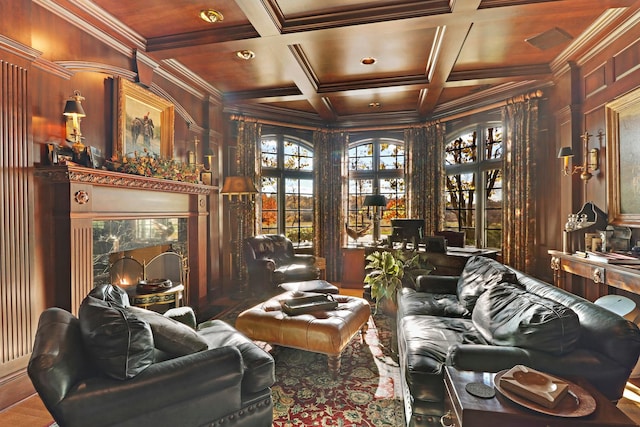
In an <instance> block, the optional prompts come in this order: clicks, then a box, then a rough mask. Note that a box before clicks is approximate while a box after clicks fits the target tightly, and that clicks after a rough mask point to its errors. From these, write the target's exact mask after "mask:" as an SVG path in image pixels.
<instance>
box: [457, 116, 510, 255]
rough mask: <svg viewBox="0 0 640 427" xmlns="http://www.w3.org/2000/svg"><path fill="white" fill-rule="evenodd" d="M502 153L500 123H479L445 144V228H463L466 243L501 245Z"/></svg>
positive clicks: (488, 245)
mask: <svg viewBox="0 0 640 427" xmlns="http://www.w3.org/2000/svg"><path fill="white" fill-rule="evenodd" d="M478 135H481V136H482V137H481V138H478ZM502 155H503V145H502V127H501V126H500V125H499V124H496V125H493V126H487V125H485V126H482V125H476V126H474V127H473V128H472V129H468V130H466V131H464V132H460V133H459V134H457V135H455V136H454V137H452V138H450V142H448V143H447V145H446V147H445V170H446V174H447V180H446V189H445V196H446V207H445V228H447V229H449V230H457V231H464V232H465V242H466V244H470V245H475V246H477V247H491V248H500V247H501V246H502ZM478 177H480V178H481V179H478Z"/></svg>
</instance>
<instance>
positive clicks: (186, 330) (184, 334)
mask: <svg viewBox="0 0 640 427" xmlns="http://www.w3.org/2000/svg"><path fill="white" fill-rule="evenodd" d="M127 311H128V312H129V313H131V314H133V315H135V316H136V317H137V318H139V319H142V320H144V321H145V322H147V323H149V326H151V331H152V332H153V342H154V344H155V346H156V348H157V349H159V350H162V351H164V352H166V353H169V354H172V355H176V356H185V355H187V354H191V353H196V352H198V351H202V350H206V349H207V348H208V345H207V342H206V341H205V340H204V339H203V338H202V337H201V336H200V335H198V333H197V332H196V331H195V330H194V329H192V328H190V327H189V326H187V325H185V324H184V323H180V322H178V321H177V320H174V319H171V318H169V317H166V316H163V315H162V314H160V313H156V312H155V311H151V310H146V309H144V308H140V307H128V308H127Z"/></svg>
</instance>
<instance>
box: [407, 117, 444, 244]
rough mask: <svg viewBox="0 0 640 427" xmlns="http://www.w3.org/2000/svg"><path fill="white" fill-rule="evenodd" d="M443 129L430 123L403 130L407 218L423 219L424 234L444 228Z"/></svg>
mask: <svg viewBox="0 0 640 427" xmlns="http://www.w3.org/2000/svg"><path fill="white" fill-rule="evenodd" d="M444 129H445V126H444V124H441V123H431V124H427V125H426V126H424V127H420V128H407V129H405V131H404V141H405V147H406V153H407V161H406V163H405V180H406V183H407V199H408V200H407V203H408V209H407V214H408V216H407V217H408V218H424V219H425V235H431V234H433V232H434V231H438V230H440V229H442V228H443V227H444V188H445V174H444V173H445V171H444V144H445V132H444Z"/></svg>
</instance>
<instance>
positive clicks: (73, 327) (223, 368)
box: [28, 308, 275, 427]
mask: <svg viewBox="0 0 640 427" xmlns="http://www.w3.org/2000/svg"><path fill="white" fill-rule="evenodd" d="M138 310H143V309H138ZM122 313H127V312H125V311H122ZM128 315H129V314H125V316H128ZM80 316H81V317H82V312H81V314H80ZM168 320H169V321H171V320H170V319H168ZM80 324H81V322H80V320H79V319H78V318H76V317H75V316H73V315H72V314H71V313H69V312H67V311H65V310H62V309H60V308H49V309H47V310H45V311H44V312H43V313H42V315H41V316H40V321H39V323H38V328H37V332H36V338H35V343H34V349H33V353H32V356H31V359H30V362H29V365H28V374H29V377H30V378H31V381H32V383H33V385H34V386H35V389H36V391H37V392H38V394H39V395H40V397H41V399H42V401H43V402H44V404H45V406H46V407H47V409H48V410H49V412H50V413H51V414H52V416H53V418H54V419H55V420H56V422H57V423H58V424H59V425H60V426H61V427H74V426H87V425H91V426H94V427H99V426H131V427H133V426H151V425H153V426H167V427H168V426H172V427H174V426H194V427H197V426H203V425H214V424H215V425H218V424H221V425H222V424H224V425H232V426H236V427H237V426H246V427H253V426H263V427H267V426H269V427H270V426H271V424H272V419H273V403H272V399H271V389H270V386H271V385H272V384H273V382H274V380H275V375H274V364H273V358H272V357H271V356H270V355H269V354H268V353H266V352H264V351H263V350H262V349H260V348H259V347H258V346H256V345H255V344H254V343H253V342H251V341H250V340H249V339H248V338H246V337H245V336H244V335H242V334H241V333H239V332H238V331H236V330H235V329H234V328H232V327H231V326H229V325H228V324H226V323H225V322H223V321H220V320H214V321H209V322H205V323H204V324H202V325H201V326H200V327H199V330H198V331H197V334H198V335H199V336H200V337H201V338H202V339H203V340H204V341H206V344H207V345H208V349H207V348H206V347H205V349H204V350H202V351H197V352H194V353H191V354H188V355H184V356H178V357H172V358H171V357H169V358H167V354H162V352H159V351H157V350H154V351H156V352H157V354H156V356H155V357H154V359H155V360H154V362H153V363H151V364H150V365H149V366H148V367H146V368H145V369H144V370H142V372H140V373H138V374H137V375H135V376H133V378H130V379H125V380H120V379H115V378H112V377H110V376H108V375H105V373H104V372H103V371H101V370H100V369H99V368H98V367H97V366H96V362H95V360H94V359H92V357H91V356H90V352H89V351H88V350H87V349H86V346H85V345H84V344H85V342H84V341H85V338H83V334H82V330H81V329H82V328H81V325H80ZM185 327H186V326H185ZM193 333H196V332H195V331H194V332H193Z"/></svg>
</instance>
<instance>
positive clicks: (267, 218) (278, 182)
mask: <svg viewBox="0 0 640 427" xmlns="http://www.w3.org/2000/svg"><path fill="white" fill-rule="evenodd" d="M260 152H261V153H260V158H261V176H262V185H261V191H260V197H261V206H260V209H261V232H262V233H263V234H284V235H286V236H287V237H288V238H289V239H290V240H291V241H292V242H293V243H294V245H296V246H311V244H312V242H313V149H312V148H311V144H310V143H309V142H308V141H306V140H304V139H301V138H299V137H296V136H291V135H286V134H281V133H274V134H265V135H263V136H262V138H261V145H260Z"/></svg>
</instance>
